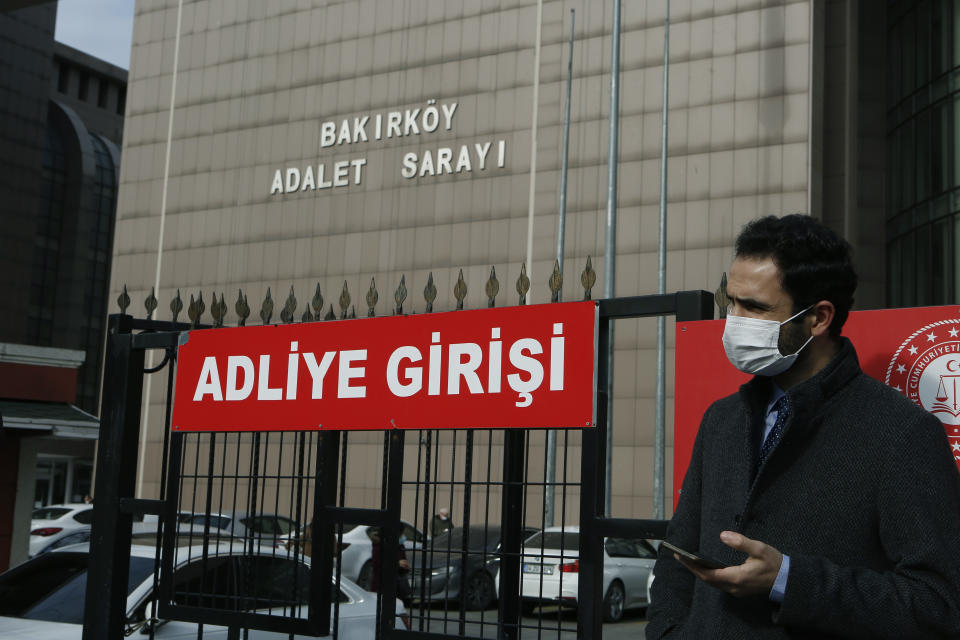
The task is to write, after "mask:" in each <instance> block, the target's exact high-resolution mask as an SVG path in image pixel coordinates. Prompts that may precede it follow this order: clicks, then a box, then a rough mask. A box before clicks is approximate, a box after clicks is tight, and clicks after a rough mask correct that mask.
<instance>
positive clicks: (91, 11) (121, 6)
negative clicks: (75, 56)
mask: <svg viewBox="0 0 960 640" xmlns="http://www.w3.org/2000/svg"><path fill="white" fill-rule="evenodd" d="M133 2H134V0H60V2H59V3H58V4H57V32H56V39H57V41H58V42H62V43H64V44H67V45H70V46H71V47H73V48H74V49H79V50H80V51H83V52H84V53H88V54H90V55H92V56H95V57H97V58H100V59H102V60H106V61H107V62H109V63H111V64H115V65H117V66H118V67H122V68H124V69H129V68H130V43H131V42H132V40H133Z"/></svg>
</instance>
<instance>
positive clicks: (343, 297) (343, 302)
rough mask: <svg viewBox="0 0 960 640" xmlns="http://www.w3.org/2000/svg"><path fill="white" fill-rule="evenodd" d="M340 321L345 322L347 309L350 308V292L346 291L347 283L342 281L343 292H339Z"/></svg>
mask: <svg viewBox="0 0 960 640" xmlns="http://www.w3.org/2000/svg"><path fill="white" fill-rule="evenodd" d="M338 302H339V303H340V319H341V320H345V319H346V318H347V307H349V306H350V290H349V289H347V281H346V280H344V281H343V291H341V292H340V300H339V301H338Z"/></svg>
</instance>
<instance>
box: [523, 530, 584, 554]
mask: <svg viewBox="0 0 960 640" xmlns="http://www.w3.org/2000/svg"><path fill="white" fill-rule="evenodd" d="M561 545H562V546H561ZM523 546H524V548H525V549H527V550H528V551H531V550H535V549H563V550H564V551H566V550H568V549H569V550H571V551H576V550H577V549H579V548H580V534H579V533H577V532H575V531H563V532H561V531H544V532H540V533H538V534H536V535H535V536H533V537H531V538H530V539H529V540H527V541H526V542H524V543H523Z"/></svg>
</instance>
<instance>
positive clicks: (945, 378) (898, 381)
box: [884, 319, 960, 466]
mask: <svg viewBox="0 0 960 640" xmlns="http://www.w3.org/2000/svg"><path fill="white" fill-rule="evenodd" d="M884 382H886V383H887V384H888V385H890V386H891V387H893V388H894V389H896V390H897V391H899V392H901V393H903V394H904V395H905V396H907V397H908V398H910V400H912V401H913V402H915V403H917V404H918V405H920V406H921V407H923V408H924V409H926V410H927V411H929V412H930V413H932V414H933V415H935V416H936V417H937V418H939V419H940V422H942V423H943V426H944V429H946V432H947V438H948V439H949V441H950V448H951V450H952V453H953V457H954V459H955V460H956V461H957V465H958V466H960V319H955V320H953V319H951V320H940V321H937V322H933V323H930V324H928V325H926V326H924V327H922V328H921V329H918V330H917V331H915V332H914V333H913V334H912V335H911V336H910V337H909V338H907V339H906V340H905V341H904V342H903V344H901V345H900V347H899V348H898V349H897V351H896V353H894V355H893V358H892V359H891V360H890V364H889V366H888V367H887V375H886V379H885V380H884Z"/></svg>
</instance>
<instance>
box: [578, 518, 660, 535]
mask: <svg viewBox="0 0 960 640" xmlns="http://www.w3.org/2000/svg"><path fill="white" fill-rule="evenodd" d="M668 524H670V521H669V520H642V519H632V518H597V520H596V527H597V528H596V531H597V533H598V534H599V535H600V536H602V537H617V538H650V539H653V540H663V539H664V538H665V537H666V535H667V525H668Z"/></svg>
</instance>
